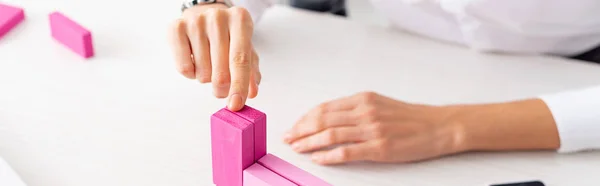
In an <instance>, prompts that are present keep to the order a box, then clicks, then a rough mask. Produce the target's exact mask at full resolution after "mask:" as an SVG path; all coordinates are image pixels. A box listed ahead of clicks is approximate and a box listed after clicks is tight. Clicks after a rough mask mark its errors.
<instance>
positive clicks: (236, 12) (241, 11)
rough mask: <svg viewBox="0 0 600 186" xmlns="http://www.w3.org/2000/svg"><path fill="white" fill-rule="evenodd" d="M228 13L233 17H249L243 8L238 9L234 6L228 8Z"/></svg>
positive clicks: (248, 13)
mask: <svg viewBox="0 0 600 186" xmlns="http://www.w3.org/2000/svg"><path fill="white" fill-rule="evenodd" d="M229 13H230V14H231V15H232V16H233V17H248V16H250V12H248V10H246V9H245V8H243V7H239V6H234V7H231V8H229Z"/></svg>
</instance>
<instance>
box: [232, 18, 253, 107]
mask: <svg viewBox="0 0 600 186" xmlns="http://www.w3.org/2000/svg"><path fill="white" fill-rule="evenodd" d="M228 11H229V15H230V16H229V19H230V21H229V23H230V25H229V27H230V38H231V44H230V46H229V47H230V49H229V51H230V53H229V62H230V64H229V69H230V72H231V89H230V91H229V109H230V110H232V111H237V110H239V109H241V108H242V107H243V106H244V105H245V103H246V99H247V96H248V88H249V85H250V74H251V65H252V58H253V53H252V18H251V17H250V13H248V11H246V9H243V8H238V7H234V8H230V9H229V10H228Z"/></svg>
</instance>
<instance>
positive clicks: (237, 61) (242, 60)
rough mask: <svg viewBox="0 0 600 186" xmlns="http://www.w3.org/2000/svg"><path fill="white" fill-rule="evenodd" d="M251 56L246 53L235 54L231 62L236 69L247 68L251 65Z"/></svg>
mask: <svg viewBox="0 0 600 186" xmlns="http://www.w3.org/2000/svg"><path fill="white" fill-rule="evenodd" d="M251 60H252V55H251V54H250V53H247V52H237V53H235V54H234V55H233V59H232V60H231V62H232V63H233V65H235V66H237V67H249V66H250V64H251V62H252V61H251Z"/></svg>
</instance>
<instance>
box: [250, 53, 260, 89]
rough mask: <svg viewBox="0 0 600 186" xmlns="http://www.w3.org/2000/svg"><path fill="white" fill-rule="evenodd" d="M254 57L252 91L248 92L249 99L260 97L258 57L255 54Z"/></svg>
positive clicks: (251, 77)
mask: <svg viewBox="0 0 600 186" xmlns="http://www.w3.org/2000/svg"><path fill="white" fill-rule="evenodd" d="M253 53H254V55H253V56H254V57H253V58H252V59H253V60H252V70H251V71H252V73H251V75H250V89H249V90H248V97H249V98H255V97H256V96H257V95H258V83H259V81H260V80H259V79H260V78H261V77H260V72H258V56H257V55H256V53H255V52H253Z"/></svg>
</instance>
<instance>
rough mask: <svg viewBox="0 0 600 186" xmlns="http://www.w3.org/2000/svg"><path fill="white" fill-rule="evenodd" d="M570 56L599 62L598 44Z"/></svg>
mask: <svg viewBox="0 0 600 186" xmlns="http://www.w3.org/2000/svg"><path fill="white" fill-rule="evenodd" d="M571 58H573V59H578V60H583V61H589V62H595V63H600V44H599V45H598V46H597V47H596V48H594V49H591V50H589V51H587V52H584V53H582V54H579V55H576V56H572V57H571Z"/></svg>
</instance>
